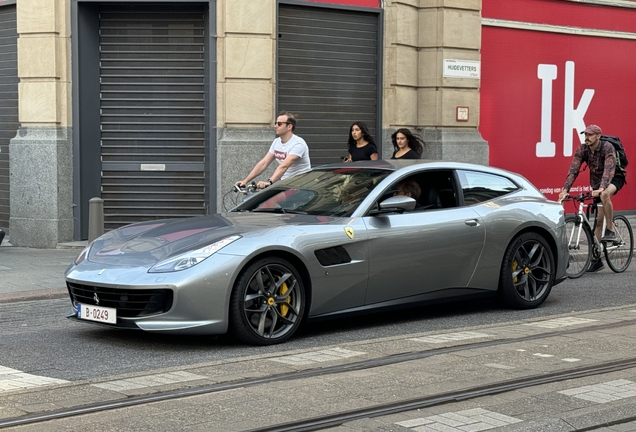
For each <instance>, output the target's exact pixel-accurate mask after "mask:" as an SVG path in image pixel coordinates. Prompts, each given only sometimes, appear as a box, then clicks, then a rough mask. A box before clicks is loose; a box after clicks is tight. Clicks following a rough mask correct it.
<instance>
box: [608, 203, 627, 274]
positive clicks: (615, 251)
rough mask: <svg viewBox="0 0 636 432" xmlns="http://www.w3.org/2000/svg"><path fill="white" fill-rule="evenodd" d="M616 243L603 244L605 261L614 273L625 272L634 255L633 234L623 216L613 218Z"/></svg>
mask: <svg viewBox="0 0 636 432" xmlns="http://www.w3.org/2000/svg"><path fill="white" fill-rule="evenodd" d="M614 232H615V233H616V241H614V242H606V243H605V248H604V249H605V260H606V261H607V265H609V267H610V268H611V269H612V270H614V271H615V272H616V273H622V272H624V271H625V270H627V267H629V263H631V262H632V255H633V254H634V233H633V232H632V226H631V225H630V223H629V221H628V220H627V218H626V217H625V216H614Z"/></svg>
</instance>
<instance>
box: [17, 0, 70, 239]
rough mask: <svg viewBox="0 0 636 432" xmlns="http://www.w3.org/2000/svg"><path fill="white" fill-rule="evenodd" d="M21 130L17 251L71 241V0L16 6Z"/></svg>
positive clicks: (25, 1) (24, 1)
mask: <svg viewBox="0 0 636 432" xmlns="http://www.w3.org/2000/svg"><path fill="white" fill-rule="evenodd" d="M17 28H18V34H19V38H18V76H19V77H20V83H19V87H18V89H19V98H20V101H19V121H20V129H19V130H18V134H17V136H16V137H15V138H14V139H12V140H11V143H10V148H11V151H10V174H11V179H10V195H11V215H10V225H11V243H12V244H13V245H15V246H28V247H55V246H56V245H57V244H58V243H60V242H64V241H69V240H72V236H73V214H72V213H73V212H72V208H73V192H72V184H73V182H72V178H73V175H72V173H73V163H72V160H73V158H72V147H71V129H70V128H71V79H70V75H71V68H70V66H71V62H70V58H71V49H70V33H71V32H70V0H20V1H19V2H17Z"/></svg>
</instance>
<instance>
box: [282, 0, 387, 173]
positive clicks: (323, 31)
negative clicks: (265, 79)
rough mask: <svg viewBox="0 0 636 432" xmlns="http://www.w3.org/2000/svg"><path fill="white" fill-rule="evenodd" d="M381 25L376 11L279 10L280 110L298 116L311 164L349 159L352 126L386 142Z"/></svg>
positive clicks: (304, 8) (289, 6)
mask: <svg viewBox="0 0 636 432" xmlns="http://www.w3.org/2000/svg"><path fill="white" fill-rule="evenodd" d="M379 20H380V16H379V14H378V13H372V12H361V11H351V10H343V9H330V8H322V7H308V6H294V5H285V4H281V5H280V6H279V10H278V49H277V53H278V54H277V56H278V59H277V61H278V108H279V109H280V110H287V111H292V112H295V113H298V115H299V119H298V127H297V128H296V133H297V134H298V135H300V136H302V137H303V138H304V139H305V141H307V144H308V145H309V148H310V155H311V162H312V165H319V164H323V163H329V162H336V161H338V160H339V158H340V156H344V155H346V154H347V139H348V133H349V127H350V126H351V123H353V122H354V121H362V122H364V123H366V124H367V126H368V127H369V130H370V132H371V134H372V135H373V136H374V137H375V139H376V142H377V143H380V142H381V141H382V140H381V137H380V136H378V134H379V133H381V129H380V126H379V124H378V119H379V107H378V89H379V88H380V82H379V73H378V70H379V67H380V63H379V59H380V55H379V53H380V51H379V47H378V28H379ZM379 147H380V146H379Z"/></svg>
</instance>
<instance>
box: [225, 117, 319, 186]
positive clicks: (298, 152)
mask: <svg viewBox="0 0 636 432" xmlns="http://www.w3.org/2000/svg"><path fill="white" fill-rule="evenodd" d="M274 127H275V129H276V136H277V138H276V139H275V140H274V142H272V145H271V146H270V148H269V151H268V152H267V154H266V155H265V157H264V158H263V159H261V160H260V162H258V163H257V164H256V165H254V168H252V171H251V172H250V173H249V175H248V176H247V177H245V178H244V179H243V180H241V181H238V182H236V184H238V185H246V184H247V183H249V182H250V181H251V180H252V179H254V178H256V177H258V176H259V175H261V174H262V173H263V171H265V170H266V169H267V167H268V166H269V164H271V163H272V162H273V161H274V159H276V161H277V162H278V167H276V170H275V171H274V174H272V176H271V177H270V178H269V179H267V181H259V182H258V183H257V184H256V187H257V188H259V189H263V188H266V187H267V186H269V185H271V184H273V183H274V182H276V181H278V180H285V179H286V178H289V177H292V176H295V175H297V174H302V173H304V172H307V171H309V170H310V169H311V162H310V161H309V147H307V143H306V142H305V140H304V139H302V138H301V137H299V136H298V135H294V129H296V117H294V115H293V114H292V113H289V112H282V113H281V114H279V116H278V118H277V119H276V123H274Z"/></svg>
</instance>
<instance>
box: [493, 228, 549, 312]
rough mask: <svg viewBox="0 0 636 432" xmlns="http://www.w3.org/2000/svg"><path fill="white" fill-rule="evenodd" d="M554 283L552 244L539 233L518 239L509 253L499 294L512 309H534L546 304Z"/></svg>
mask: <svg viewBox="0 0 636 432" xmlns="http://www.w3.org/2000/svg"><path fill="white" fill-rule="evenodd" d="M553 283H554V257H553V255H552V250H551V249H550V247H549V246H548V243H547V242H546V241H545V240H544V238H543V237H541V236H540V235H539V234H536V233H523V234H521V235H519V236H518V237H515V238H514V239H513V241H512V242H511V243H510V245H509V246H508V249H506V253H505V255H504V260H503V264H502V266H501V275H500V278H499V294H500V296H501V299H502V300H503V301H504V303H505V304H507V305H508V306H510V307H513V308H516V309H532V308H535V307H537V306H539V305H540V304H541V303H543V302H544V301H545V299H546V298H547V297H548V294H550V290H551V289H552V284H553Z"/></svg>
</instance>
